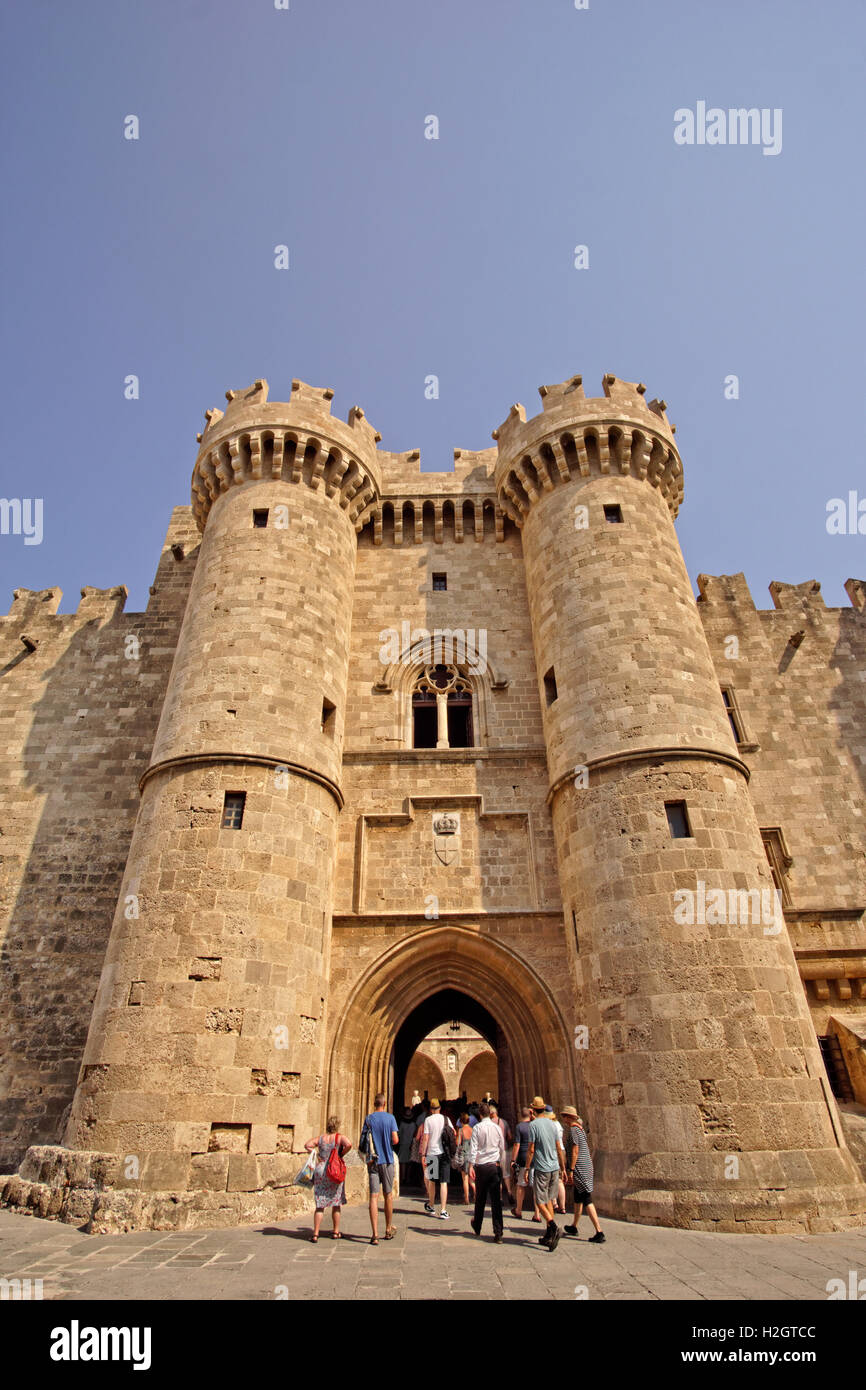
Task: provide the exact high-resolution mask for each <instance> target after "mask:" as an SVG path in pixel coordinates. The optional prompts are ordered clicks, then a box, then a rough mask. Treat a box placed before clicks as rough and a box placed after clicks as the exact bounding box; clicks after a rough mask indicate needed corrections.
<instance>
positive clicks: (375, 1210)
mask: <svg viewBox="0 0 866 1390" xmlns="http://www.w3.org/2000/svg"><path fill="white" fill-rule="evenodd" d="M373 1105H374V1107H375V1109H374V1110H372V1111H371V1113H370V1114H369V1115H368V1116H367V1118H366V1120H365V1121H364V1128H363V1129H362V1130H361V1139H360V1142H359V1144H358V1148H359V1150H360V1151H361V1153H362V1154H363V1155H364V1158H365V1159H366V1160H367V1174H368V1176H369V1179H370V1226H371V1227H372V1230H373V1237H372V1239H371V1241H370V1244H371V1245H378V1244H379V1193H380V1191H381V1193H382V1194H383V1196H384V1198H385V1239H386V1240H393V1238H394V1227H393V1225H392V1224H391V1218H392V1216H393V1214H394V1145H395V1144H397V1143H399V1139H400V1135H399V1132H398V1130H397V1121H396V1120H395V1119H394V1116H393V1115H392V1114H391V1113H390V1111H388V1110H386V1109H385V1097H384V1095H383V1094H382V1092H381V1091H380V1092H379V1094H378V1095H377V1096H376V1098H375V1100H374V1101H373Z"/></svg>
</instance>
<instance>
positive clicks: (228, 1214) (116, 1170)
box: [0, 1145, 367, 1235]
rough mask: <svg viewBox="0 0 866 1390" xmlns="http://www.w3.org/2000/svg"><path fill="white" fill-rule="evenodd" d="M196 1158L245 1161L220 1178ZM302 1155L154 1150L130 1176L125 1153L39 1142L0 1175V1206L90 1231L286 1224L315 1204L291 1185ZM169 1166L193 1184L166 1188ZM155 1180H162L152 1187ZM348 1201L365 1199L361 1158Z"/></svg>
mask: <svg viewBox="0 0 866 1390" xmlns="http://www.w3.org/2000/svg"><path fill="white" fill-rule="evenodd" d="M196 1157H198V1158H201V1159H204V1160H207V1159H220V1158H225V1157H228V1158H230V1159H231V1158H234V1159H242V1160H244V1162H243V1163H235V1164H231V1163H229V1164H228V1165H227V1171H226V1174H225V1180H224V1181H223V1173H222V1165H221V1164H219V1163H211V1164H210V1165H207V1164H206V1163H202V1164H199V1165H198V1166H197V1167H196V1166H195V1159H196ZM304 1158H305V1155H304V1154H262V1155H250V1154H238V1155H235V1154H232V1155H218V1154H202V1155H194V1156H192V1157H187V1156H185V1155H183V1154H152V1155H148V1156H146V1157H145V1160H144V1162H143V1164H142V1176H141V1177H140V1178H137V1179H132V1178H127V1177H126V1176H125V1165H126V1164H127V1163H128V1159H127V1158H126V1157H125V1156H124V1155H122V1154H107V1153H87V1152H84V1151H79V1150H75V1149H64V1148H62V1147H60V1146H59V1145H38V1146H36V1147H33V1148H30V1149H28V1150H27V1153H26V1154H25V1156H24V1159H23V1161H22V1163H21V1166H20V1168H19V1170H18V1172H17V1173H14V1174H11V1175H9V1176H0V1207H6V1208H8V1209H9V1210H11V1211H17V1212H22V1213H27V1214H30V1215H33V1216H41V1217H43V1218H44V1219H46V1220H49V1221H64V1222H66V1223H67V1224H69V1225H72V1226H79V1227H81V1228H82V1229H83V1230H84V1231H86V1232H87V1233H88V1234H91V1235H116V1234H123V1233H126V1232H129V1231H139V1230H151V1231H188V1230H194V1229H198V1228H203V1227H218V1226H245V1225H254V1224H258V1223H260V1222H267V1221H285V1220H286V1219H287V1218H289V1217H295V1216H301V1215H303V1214H305V1213H307V1212H311V1211H312V1209H313V1195H312V1192H311V1190H310V1189H309V1188H303V1187H296V1186H295V1185H294V1177H295V1174H296V1173H297V1171H298V1169H299V1168H300V1167H301V1166H302V1164H303V1162H304ZM148 1159H150V1160H158V1162H157V1161H152V1162H148ZM169 1166H177V1168H178V1172H179V1171H180V1169H181V1168H183V1167H184V1166H185V1167H186V1169H187V1170H188V1171H189V1173H190V1178H189V1182H190V1184H191V1185H190V1186H186V1187H183V1186H179V1187H177V1188H171V1189H170V1188H169V1187H168V1184H167V1182H166V1177H167V1173H168V1168H169ZM160 1179H162V1181H163V1183H164V1184H165V1185H164V1186H162V1187H160V1186H155V1185H154V1184H155V1183H158V1182H159V1181H160ZM221 1182H222V1186H220V1183H221ZM196 1183H197V1184H199V1185H198V1186H194V1185H192V1184H196ZM346 1198H347V1201H349V1202H352V1203H354V1202H361V1201H366V1200H367V1182H366V1169H365V1168H364V1166H363V1164H361V1163H357V1162H356V1163H354V1164H351V1163H347V1167H346Z"/></svg>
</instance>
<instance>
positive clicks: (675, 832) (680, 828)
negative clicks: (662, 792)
mask: <svg viewBox="0 0 866 1390" xmlns="http://www.w3.org/2000/svg"><path fill="white" fill-rule="evenodd" d="M665 812H666V813H667V818H668V825H669V827H670V832H671V839H673V840H690V839H691V836H692V831H691V826H690V825H689V814H688V811H687V810H686V803H685V802H684V801H666V802H665Z"/></svg>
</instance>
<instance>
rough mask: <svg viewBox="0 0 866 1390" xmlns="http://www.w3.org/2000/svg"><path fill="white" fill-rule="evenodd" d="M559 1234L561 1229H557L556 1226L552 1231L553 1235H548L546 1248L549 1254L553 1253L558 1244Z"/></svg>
mask: <svg viewBox="0 0 866 1390" xmlns="http://www.w3.org/2000/svg"><path fill="white" fill-rule="evenodd" d="M561 1235H562V1231H561V1230H560V1229H559V1227H558V1226H557V1228H556V1230H555V1231H554V1232H553V1235H552V1236H551V1237H550V1244H549V1245H548V1247H547V1248H548V1250H549V1251H550V1252H551V1254H553V1251H554V1250H555V1249H556V1247H557V1245H558V1244H559V1237H560V1236H561Z"/></svg>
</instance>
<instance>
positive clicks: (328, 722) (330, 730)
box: [322, 700, 337, 738]
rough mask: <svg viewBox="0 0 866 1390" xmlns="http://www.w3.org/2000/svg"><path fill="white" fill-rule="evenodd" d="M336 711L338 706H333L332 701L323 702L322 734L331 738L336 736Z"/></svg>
mask: <svg viewBox="0 0 866 1390" xmlns="http://www.w3.org/2000/svg"><path fill="white" fill-rule="evenodd" d="M336 710H337V706H336V705H333V704H331V701H330V700H323V701H322V733H323V734H327V735H328V737H329V738H332V737H333V734H334V726H335V723H336V721H335V719H334V715H335V713H336Z"/></svg>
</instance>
